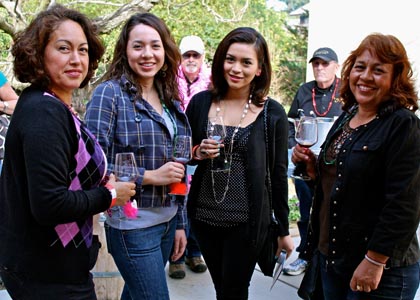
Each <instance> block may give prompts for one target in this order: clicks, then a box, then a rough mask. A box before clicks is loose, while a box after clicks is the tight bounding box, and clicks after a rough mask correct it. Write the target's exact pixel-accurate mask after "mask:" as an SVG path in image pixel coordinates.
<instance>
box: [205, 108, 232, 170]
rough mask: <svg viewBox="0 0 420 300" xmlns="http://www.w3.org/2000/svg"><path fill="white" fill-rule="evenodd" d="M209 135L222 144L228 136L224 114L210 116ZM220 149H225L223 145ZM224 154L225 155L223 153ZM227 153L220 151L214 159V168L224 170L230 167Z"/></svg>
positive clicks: (208, 123)
mask: <svg viewBox="0 0 420 300" xmlns="http://www.w3.org/2000/svg"><path fill="white" fill-rule="evenodd" d="M207 137H208V138H209V139H212V140H215V141H217V142H218V143H219V144H222V143H223V142H224V140H225V138H226V127H225V124H224V122H223V117H222V116H215V117H209V119H208V121H207ZM220 149H224V148H223V147H222V148H220ZM222 154H223V155H222ZM224 154H225V153H222V152H220V155H219V156H218V157H216V158H214V159H213V160H212V166H213V168H214V169H216V170H219V171H223V170H227V169H229V164H228V161H227V157H226V155H224Z"/></svg>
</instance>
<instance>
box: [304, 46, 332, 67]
mask: <svg viewBox="0 0 420 300" xmlns="http://www.w3.org/2000/svg"><path fill="white" fill-rule="evenodd" d="M316 58H320V59H322V60H324V61H326V62H330V61H335V62H337V63H338V58H337V54H336V53H335V52H334V50H333V49H331V48H327V47H324V48H319V49H318V50H316V51H315V52H314V55H312V58H311V59H310V60H309V63H311V62H312V61H313V60H314V59H316Z"/></svg>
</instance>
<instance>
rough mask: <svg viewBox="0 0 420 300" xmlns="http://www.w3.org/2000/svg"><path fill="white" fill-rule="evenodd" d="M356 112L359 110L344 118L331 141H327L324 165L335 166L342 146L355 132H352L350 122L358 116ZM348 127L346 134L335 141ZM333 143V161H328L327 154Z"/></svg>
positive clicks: (332, 135) (330, 138) (354, 110)
mask: <svg viewBox="0 0 420 300" xmlns="http://www.w3.org/2000/svg"><path fill="white" fill-rule="evenodd" d="M356 112H357V108H355V109H353V111H352V112H351V113H350V114H348V115H347V116H346V117H344V119H343V120H341V122H340V124H338V126H337V128H336V129H335V130H334V133H333V134H331V136H330V137H329V139H328V140H326V141H325V147H324V151H323V156H322V158H323V160H324V163H325V164H326V165H333V164H335V161H336V158H337V154H338V151H339V150H340V148H341V146H342V144H344V141H345V140H346V139H347V138H348V137H349V136H350V134H351V133H352V132H353V130H351V128H350V127H349V126H348V123H349V122H350V120H351V118H353V117H354V115H355V114H356ZM346 125H347V126H348V127H347V130H345V132H344V133H343V134H342V135H340V136H339V137H337V139H335V140H333V138H334V136H335V134H336V133H337V132H338V131H340V130H341V129H342V128H343V127H345V126H346ZM331 143H334V144H333V149H332V150H333V152H332V155H331V156H332V159H331V160H328V159H327V152H328V149H329V148H330V147H331Z"/></svg>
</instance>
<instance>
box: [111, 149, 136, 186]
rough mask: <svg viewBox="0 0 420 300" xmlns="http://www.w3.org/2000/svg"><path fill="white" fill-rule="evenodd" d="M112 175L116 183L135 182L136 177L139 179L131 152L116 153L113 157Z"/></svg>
mask: <svg viewBox="0 0 420 300" xmlns="http://www.w3.org/2000/svg"><path fill="white" fill-rule="evenodd" d="M114 174H115V177H117V180H118V181H124V182H135V181H136V179H137V177H139V171H138V169H137V164H136V158H135V157H134V153H133V152H123V153H117V155H116V156H115V165H114Z"/></svg>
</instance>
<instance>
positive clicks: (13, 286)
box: [0, 267, 96, 300]
mask: <svg viewBox="0 0 420 300" xmlns="http://www.w3.org/2000/svg"><path fill="white" fill-rule="evenodd" d="M0 274H1V277H2V279H3V283H4V285H5V287H6V289H7V292H8V293H9V295H10V297H12V299H19V300H94V299H96V294H95V286H94V284H93V280H92V275H91V276H90V277H89V279H88V281H87V282H84V283H80V284H66V283H48V282H41V281H36V280H33V279H29V278H27V277H26V276H25V275H24V274H22V273H17V272H14V271H11V270H9V269H7V268H4V267H0Z"/></svg>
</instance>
